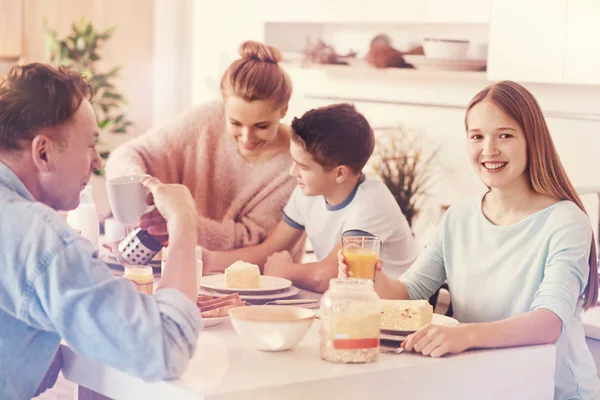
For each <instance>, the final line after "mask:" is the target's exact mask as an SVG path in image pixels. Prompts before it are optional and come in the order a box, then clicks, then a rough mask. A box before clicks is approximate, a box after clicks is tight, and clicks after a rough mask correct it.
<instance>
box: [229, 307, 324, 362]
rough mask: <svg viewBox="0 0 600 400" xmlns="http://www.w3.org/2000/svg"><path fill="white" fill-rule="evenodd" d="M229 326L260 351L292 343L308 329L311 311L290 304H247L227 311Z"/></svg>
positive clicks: (279, 348) (311, 319)
mask: <svg viewBox="0 0 600 400" xmlns="http://www.w3.org/2000/svg"><path fill="white" fill-rule="evenodd" d="M229 317H230V319H231V323H232V325H233V329H234V330H235V332H236V333H237V334H238V336H239V337H240V338H241V339H242V341H243V342H244V343H246V344H247V345H249V346H251V347H254V348H255V349H258V350H264V351H283V350H289V349H291V348H292V347H294V346H296V345H297V344H298V343H300V341H301V340H302V339H303V338H304V336H305V335H306V332H308V330H309V329H310V327H311V325H312V323H313V321H314V319H315V312H314V311H313V310H309V309H308V308H302V307H293V306H248V307H235V308H232V309H230V310H229Z"/></svg>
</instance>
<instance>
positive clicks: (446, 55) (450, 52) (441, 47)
mask: <svg viewBox="0 0 600 400" xmlns="http://www.w3.org/2000/svg"><path fill="white" fill-rule="evenodd" d="M423 52H424V53H425V56H426V57H427V58H437V59H445V60H462V59H465V58H467V53H468V52H469V41H468V40H453V39H431V38H429V39H424V40H423Z"/></svg>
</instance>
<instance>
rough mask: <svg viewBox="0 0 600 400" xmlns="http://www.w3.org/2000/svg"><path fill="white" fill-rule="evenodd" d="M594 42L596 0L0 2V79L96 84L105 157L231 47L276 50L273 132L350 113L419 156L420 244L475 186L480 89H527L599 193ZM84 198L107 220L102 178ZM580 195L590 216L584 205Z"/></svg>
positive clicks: (209, 80) (597, 46)
mask: <svg viewBox="0 0 600 400" xmlns="http://www.w3.org/2000/svg"><path fill="white" fill-rule="evenodd" d="M598 38H600V2H598V1H597V0H420V1H415V0H411V1H408V0H368V1H367V0H296V1H289V2H288V1H282V0H235V1H234V0H221V1H219V2H216V1H208V0H0V74H4V73H5V72H6V70H7V69H8V68H10V66H12V65H14V64H16V63H27V62H32V61H44V62H52V63H55V64H56V63H67V64H69V63H70V64H72V65H75V66H76V67H77V68H80V69H82V70H83V71H87V73H89V74H91V75H92V76H93V77H95V81H94V83H95V85H96V86H97V88H99V91H100V92H101V93H103V94H102V95H101V99H100V100H98V99H97V100H96V103H97V104H96V108H97V112H98V113H99V117H98V118H99V122H100V123H101V127H102V130H103V132H102V135H101V138H100V141H101V143H100V147H101V149H102V150H103V151H104V152H105V153H106V154H107V153H108V152H109V151H110V150H111V149H112V148H114V147H115V146H117V145H118V144H119V143H122V142H123V141H125V140H128V139H130V138H131V137H133V136H136V135H139V134H141V133H143V132H145V131H147V130H148V129H149V128H151V127H157V126H160V125H161V124H164V123H165V122H167V121H169V120H170V119H172V118H173V117H174V116H175V115H176V114H178V113H179V112H181V111H183V110H184V109H185V108H187V107H189V106H191V105H194V104H199V103H202V102H205V101H209V100H213V99H218V98H219V97H220V93H219V89H218V86H219V82H220V79H221V75H222V74H223V72H224V71H225V69H226V67H227V66H228V65H229V63H230V62H231V61H233V60H234V59H236V58H237V49H238V47H239V45H240V43H241V42H243V41H244V40H250V39H251V40H258V41H261V42H266V43H268V44H272V45H275V46H277V47H279V49H280V50H281V51H282V54H283V61H282V65H283V67H284V68H285V69H286V70H287V71H288V73H289V74H290V76H291V78H292V81H293V84H294V93H293V96H292V100H291V104H290V111H289V112H288V116H287V117H286V120H287V122H289V121H290V120H291V119H292V118H293V117H294V116H300V115H301V114H302V113H303V112H305V111H307V110H308V109H310V108H314V107H318V106H321V105H325V104H329V103H334V102H352V103H354V104H355V105H356V107H357V108H358V110H359V111H361V112H362V113H364V115H365V116H366V117H367V119H368V120H369V122H370V123H371V125H372V126H373V127H374V128H375V129H376V132H377V135H378V137H381V138H387V139H389V138H390V137H391V138H393V139H398V138H399V140H400V142H401V143H405V144H406V143H408V144H409V145H408V148H403V149H395V148H394V149H395V150H394V151H398V152H400V153H398V157H399V158H398V159H402V160H404V162H408V164H410V162H411V161H410V160H412V159H414V155H415V154H417V153H419V154H421V153H422V154H425V155H426V156H427V157H425V158H427V159H429V158H431V162H430V163H428V164H427V165H421V166H419V168H416V169H417V170H418V172H417V175H418V176H419V177H420V178H421V179H425V181H426V184H425V185H424V186H423V188H424V189H423V190H422V191H421V192H420V193H412V194H410V193H409V195H415V196H420V197H419V206H418V209H417V210H416V217H415V220H414V221H413V228H414V230H415V231H416V232H417V235H418V236H419V237H420V238H424V237H426V236H427V235H428V232H430V231H431V226H432V225H433V224H434V222H435V221H437V219H438V218H439V216H440V215H441V213H442V212H443V211H444V210H445V209H446V208H447V207H448V205H450V204H452V203H453V202H454V201H456V200H457V199H460V198H461V197H463V196H466V195H470V194H473V193H476V192H477V191H480V190H481V189H482V186H481V184H480V182H479V181H478V179H477V177H476V175H475V174H473V173H472V171H471V170H470V166H469V165H468V161H467V157H466V154H465V143H464V139H465V133H464V111H465V107H466V105H467V104H468V102H469V100H470V99H471V98H472V97H473V96H474V95H475V94H476V93H477V92H478V91H479V90H480V89H482V88H483V87H485V86H486V85H488V84H489V83H491V82H493V81H498V80H504V79H510V80H515V81H517V82H520V83H522V84H524V85H525V86H526V87H527V88H529V89H530V90H531V91H532V92H533V93H534V95H535V96H536V97H537V99H538V100H539V102H540V104H541V106H542V108H543V110H544V113H545V115H546V118H547V121H548V124H549V126H550V130H551V132H552V135H553V138H554V140H555V144H556V146H557V147H558V151H559V153H560V156H561V158H562V161H563V163H564V165H565V167H566V169H567V172H568V174H569V176H570V178H571V179H572V181H573V182H574V184H575V185H576V186H577V187H579V188H582V191H591V192H592V193H594V192H595V191H596V189H595V187H600V162H599V161H598V160H599V159H600V157H599V156H598V153H599V150H600V43H599V41H598ZM381 143H384V144H382V147H385V146H386V145H385V143H390V142H386V141H385V140H383V139H382V141H381ZM400 147H401V146H400ZM405 147H406V146H405ZM389 148H391V147H389V146H388V149H389ZM429 156H432V157H429ZM402 157H404V158H402ZM411 157H412V158H411ZM407 159H408V161H406V160H407ZM370 167H377V166H376V165H370ZM375 169H377V168H375ZM398 169H399V170H402V171H404V172H403V173H414V172H406V169H403V167H402V166H399V167H398ZM409 169H410V168H409ZM419 174H420V175H419ZM583 188H586V189H583ZM590 188H591V190H588V189H590ZM425 189H426V190H425ZM398 190H405V191H406V188H400V189H398ZM94 196H95V198H96V203H97V207H98V212H99V214H100V217H101V219H102V218H105V217H106V216H107V215H109V213H110V211H109V209H108V205H107V201H106V194H105V193H104V181H103V178H102V176H96V177H94ZM586 199H587V200H586V203H587V204H588V207H589V208H590V211H591V214H592V218H594V219H595V220H597V218H598V202H597V200H596V196H595V195H594V194H592V195H589V196H587V197H586Z"/></svg>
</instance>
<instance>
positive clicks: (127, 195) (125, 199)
mask: <svg viewBox="0 0 600 400" xmlns="http://www.w3.org/2000/svg"><path fill="white" fill-rule="evenodd" d="M144 176H146V175H144V174H134V175H126V176H120V177H118V178H113V179H109V180H108V181H107V182H106V190H107V192H108V202H109V204H110V208H111V210H112V212H113V215H114V216H115V218H116V220H117V221H119V222H120V223H122V224H123V225H125V226H129V227H131V226H136V225H137V224H138V223H139V222H140V217H141V216H142V215H143V214H145V213H146V212H147V211H148V209H149V207H148V205H147V204H146V197H147V196H148V193H149V191H148V189H146V187H144V185H142V183H141V180H142V177H144Z"/></svg>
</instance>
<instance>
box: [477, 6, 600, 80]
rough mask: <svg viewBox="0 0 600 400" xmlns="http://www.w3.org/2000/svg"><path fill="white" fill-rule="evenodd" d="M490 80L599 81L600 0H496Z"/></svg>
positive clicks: (492, 13) (492, 31)
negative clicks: (599, 0)
mask: <svg viewBox="0 0 600 400" xmlns="http://www.w3.org/2000/svg"><path fill="white" fill-rule="evenodd" d="M489 37H490V41H489V51H488V67H487V71H488V79H490V80H503V79H510V80H515V81H521V82H540V83H569V84H584V85H585V84H587V85H592V84H593V85H600V72H599V71H600V46H599V45H598V44H597V39H598V38H600V2H598V1H597V0H528V1H521V0H494V1H493V2H492V8H491V17H490V36H489Z"/></svg>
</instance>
